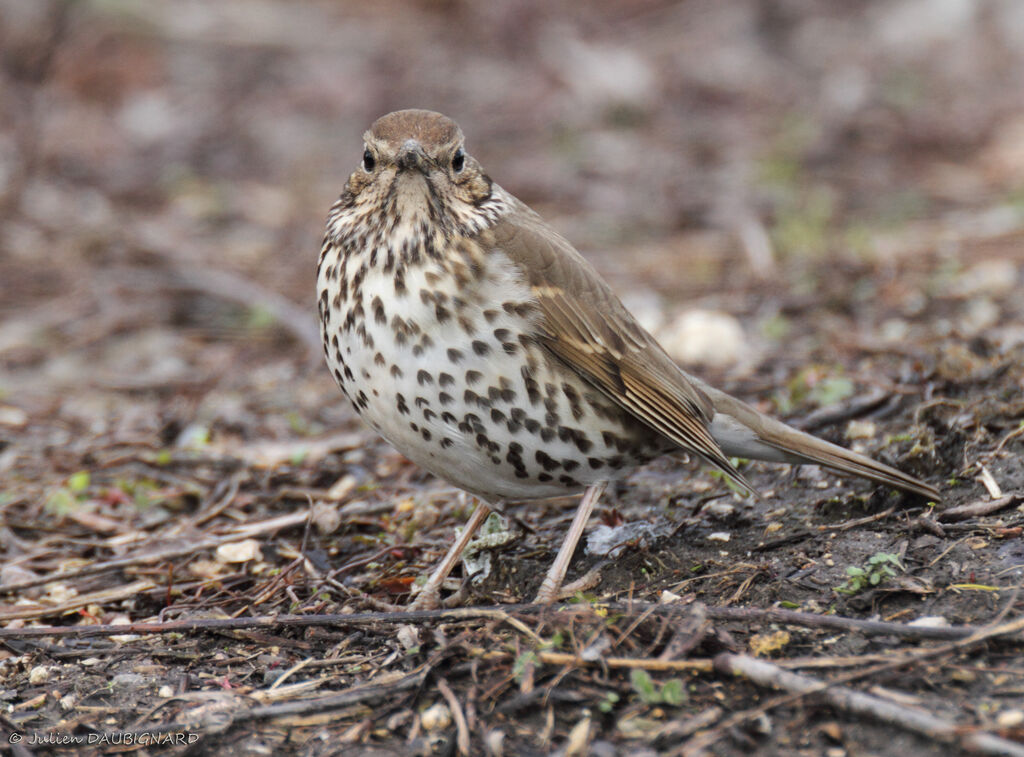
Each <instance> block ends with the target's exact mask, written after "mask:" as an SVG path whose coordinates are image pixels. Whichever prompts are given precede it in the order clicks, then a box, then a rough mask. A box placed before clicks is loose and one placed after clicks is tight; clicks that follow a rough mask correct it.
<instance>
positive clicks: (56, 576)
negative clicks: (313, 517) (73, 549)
mask: <svg viewBox="0 0 1024 757" xmlns="http://www.w3.org/2000/svg"><path fill="white" fill-rule="evenodd" d="M307 517H308V516H307V513H305V512H301V511H300V512H297V513H288V514H287V515H282V516H279V517H276V518H270V519H268V520H261V521H257V522H256V523H247V524H245V525H242V526H237V527H235V528H234V529H233V530H232V532H231V533H229V534H225V535H223V536H216V537H212V538H209V539H205V540H203V541H199V542H188V543H185V544H177V545H175V546H173V547H168V548H166V549H162V550H159V551H157V552H139V553H138V554H134V555H129V556H128V557H120V558H118V559H116V560H107V561H105V562H100V563H95V564H93V565H86V566H84V567H82V568H75V569H74V570H65V571H61V572H59V573H50V574H49V575H46V576H39V577H38V578H32V579H30V580H28V581H18V582H17V583H12V584H6V585H4V586H0V594H13V593H15V592H19V591H23V590H24V589H31V588H33V587H35V586H42V585H44V584H48V583H53V582H54V581H69V580H71V579H72V578H83V577H84V576H93V575H96V574H97V573H106V572H107V571H111V570H118V569H120V568H128V567H132V566H135V565H147V564H150V563H154V562H161V561H163V560H169V559H171V558H174V557H186V556H188V555H191V554H194V553H196V552H201V551H202V550H204V549H216V548H217V547H219V546H220V545H221V544H230V543H231V542H236V541H241V540H242V539H244V538H246V537H249V536H256V535H258V534H262V533H266V532H267V531H276V530H278V529H281V528H288V527H290V526H295V525H298V524H300V523H302V522H304V521H305V520H306V518H307ZM182 538H184V537H182Z"/></svg>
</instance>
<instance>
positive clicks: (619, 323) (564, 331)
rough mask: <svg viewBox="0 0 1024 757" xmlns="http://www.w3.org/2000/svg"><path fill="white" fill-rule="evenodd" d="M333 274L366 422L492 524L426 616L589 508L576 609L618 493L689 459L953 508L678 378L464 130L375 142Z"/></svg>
mask: <svg viewBox="0 0 1024 757" xmlns="http://www.w3.org/2000/svg"><path fill="white" fill-rule="evenodd" d="M363 139H364V145H363V153H362V157H361V160H360V161H359V163H358V166H357V167H356V168H355V170H354V171H353V172H352V174H351V175H350V176H349V178H348V181H347V183H346V184H345V187H344V190H343V192H342V193H341V195H340V197H339V198H338V200H337V201H336V202H335V203H334V204H333V206H332V207H331V208H330V211H329V213H328V216H327V222H326V230H325V233H324V239H323V245H322V247H321V250H320V255H319V259H318V264H317V295H318V307H317V310H318V316H319V324H320V333H321V336H322V339H323V346H324V354H325V357H326V361H327V365H328V367H329V368H330V370H331V372H332V374H333V375H334V378H335V380H336V382H337V383H338V385H339V386H340V388H341V390H342V391H343V392H344V393H345V395H347V397H348V398H349V400H350V401H351V403H352V406H353V408H354V409H355V411H356V413H357V414H358V415H359V416H360V417H361V418H362V419H363V420H364V421H365V422H366V423H367V424H368V425H369V426H370V427H371V428H372V429H373V430H375V431H376V432H377V433H378V434H380V435H381V436H382V437H383V438H384V439H386V440H387V441H388V442H390V443H391V445H393V446H394V447H395V448H396V449H397V450H398V451H399V452H401V453H402V454H403V455H404V456H405V457H407V458H408V459H409V460H411V461H412V462H414V463H416V464H417V465H419V466H420V467H422V468H423V469H425V470H427V471H429V472H430V473H432V474H434V475H435V476H438V477H440V478H442V479H444V480H446V481H448V482H450V483H451V484H453V485H455V486H457V487H459V488H461V489H463V490H465V491H466V492H468V493H469V494H471V495H473V496H474V497H475V498H476V499H477V500H478V502H477V507H476V509H475V510H474V512H473V513H472V515H471V516H470V519H469V521H468V522H467V524H466V526H465V527H464V528H463V530H462V532H461V534H460V535H459V536H458V538H457V539H456V540H455V541H454V542H453V544H452V545H451V547H450V549H449V550H448V553H447V554H446V555H445V556H444V558H443V559H442V561H441V562H440V564H439V565H438V566H437V568H436V569H435V570H434V571H433V573H432V574H431V575H430V577H429V579H428V580H427V582H426V584H425V585H424V586H423V588H422V589H421V591H420V592H419V594H418V596H417V598H416V600H415V601H414V602H413V606H414V607H416V608H430V607H436V606H437V605H438V603H439V601H440V589H441V585H442V582H443V581H444V579H445V578H446V577H447V575H448V574H449V573H450V572H451V570H452V569H453V568H454V567H455V566H456V565H457V564H458V560H459V558H460V555H461V553H462V551H463V549H464V548H465V547H466V545H467V544H468V543H469V541H470V539H471V537H472V535H473V533H474V532H475V531H476V530H477V529H478V528H479V526H480V525H481V524H482V523H483V521H484V519H485V518H486V516H487V515H488V514H489V512H490V511H491V510H502V509H503V508H505V507H507V506H510V505H513V504H515V505H520V504H526V503H530V502H535V501H538V500H543V499H548V498H552V497H555V496H565V495H567V494H574V493H579V492H582V494H583V496H582V497H581V499H580V503H579V506H578V508H577V511H576V514H575V517H574V519H573V522H572V524H571V526H570V527H569V530H568V532H567V534H566V537H565V539H564V541H563V543H562V545H561V548H560V549H559V552H558V554H557V556H556V558H555V560H554V562H553V564H552V566H551V568H550V569H549V571H548V573H547V575H546V576H545V578H544V580H543V582H542V583H541V586H540V589H539V591H538V593H537V596H536V598H535V600H534V601H535V602H539V603H551V602H553V601H555V600H556V598H558V596H559V589H560V587H561V585H562V583H563V580H564V578H565V574H566V571H567V569H568V566H569V563H570V558H571V557H572V554H573V551H574V549H575V548H576V545H577V543H578V541H579V539H580V537H581V536H582V534H583V531H584V528H585V526H586V523H587V520H588V518H589V517H590V514H591V512H592V510H593V508H594V506H595V505H596V503H597V502H598V501H599V498H600V496H601V493H602V492H603V490H604V489H605V487H606V486H607V485H608V484H609V483H610V482H612V481H615V480H616V479H618V478H620V477H622V476H623V475H625V474H627V473H628V472H630V471H631V470H633V469H635V468H637V467H638V466H642V465H644V464H646V463H648V462H649V461H651V460H653V459H654V458H656V457H659V456H661V455H664V454H668V453H679V452H685V453H688V454H690V455H695V456H696V457H698V458H700V459H701V460H703V461H705V462H706V463H708V464H710V465H712V466H715V467H716V468H718V469H720V470H721V471H724V472H725V473H726V474H728V475H729V476H730V477H732V478H733V479H734V480H735V481H736V482H738V483H739V485H740V486H742V487H744V488H745V489H747V490H748V491H749V492H750V493H751V494H756V492H755V490H754V488H753V487H752V486H751V485H750V483H749V482H747V481H746V479H745V478H744V477H743V475H742V474H741V473H740V471H739V470H737V468H736V466H735V465H734V464H733V462H732V458H736V457H739V458H749V459H756V460H764V461H769V462H777V463H789V464H818V465H823V466H825V467H827V468H831V469H833V470H835V471H838V472H840V473H844V474H851V475H854V476H859V477H861V478H865V479H869V480H871V481H874V482H876V483H880V484H884V485H887V486H890V487H893V488H895V489H899V490H902V491H904V492H908V493H910V494H913V495H917V496H921V497H924V498H926V499H928V500H931V501H935V502H938V501H939V500H940V494H939V492H938V490H937V489H936V488H935V487H934V486H932V485H931V484H929V483H926V482H924V481H921V480H919V479H918V478H915V477H914V476H911V475H909V474H907V473H904V472H902V471H899V470H897V469H895V468H893V467H891V466H888V465H885V464H883V463H880V462H877V461H875V460H872V459H870V458H869V457H867V456H865V455H861V454H859V453H857V452H853V451H851V450H848V449H845V448H843V447H840V446H838V445H835V444H832V443H830V442H827V441H824V440H822V439H818V438H816V437H814V436H812V435H810V434H807V433H804V432H802V431H798V430H796V429H794V428H791V427H790V426H788V425H786V424H784V423H782V422H781V421H778V420H776V419H774V418H771V417H769V416H767V415H765V414H763V413H761V412H759V411H758V410H756V409H754V408H753V407H751V406H750V405H749V404H747V403H745V402H743V401H742V400H739V399H737V398H735V397H732V396H730V395H729V394H726V393H725V392H723V391H720V390H718V389H716V388H714V387H712V386H710V385H708V384H707V383H705V382H704V381H702V380H701V379H699V378H697V377H696V376H693V375H691V374H689V373H687V372H685V371H684V370H683V369H682V368H681V367H679V366H678V365H677V364H676V363H675V362H674V361H673V360H672V359H671V358H670V357H669V355H668V354H667V353H666V352H665V350H664V349H663V348H662V347H661V346H660V345H659V344H658V342H657V341H656V340H655V338H654V337H653V336H652V335H651V334H650V333H648V332H647V331H646V330H645V329H644V328H643V327H642V326H641V325H640V324H639V323H638V321H637V319H636V318H635V317H634V316H633V315H632V314H631V313H630V312H629V310H627V308H626V307H625V306H624V305H623V304H622V302H621V301H620V300H619V298H618V297H617V296H616V295H615V293H614V292H613V291H612V288H611V287H610V286H609V285H608V283H606V282H605V280H604V279H603V278H602V277H601V275H600V274H599V273H598V272H597V271H596V270H595V269H594V267H593V266H592V265H591V264H590V263H589V262H587V260H586V259H585V258H584V257H583V256H582V255H581V254H580V253H579V252H578V251H577V250H576V249H575V248H574V247H573V245H572V244H571V243H570V242H569V241H568V240H567V239H565V238H564V237H563V236H562V235H560V234H559V233H558V232H557V231H555V230H554V229H553V228H552V227H551V226H549V225H548V224H547V223H546V222H545V221H544V220H543V219H542V218H541V217H540V216H539V215H538V214H537V213H536V212H534V211H533V210H531V209H530V208H529V207H528V206H527V205H526V204H525V203H523V202H521V201H520V200H518V199H517V198H516V197H514V196H513V195H512V194H510V193H509V192H507V191H506V190H504V189H502V187H501V186H499V185H498V184H497V183H496V182H494V181H493V180H492V179H491V178H490V177H489V176H488V174H487V173H486V172H485V171H484V169H483V167H482V166H481V165H480V163H479V162H478V161H477V160H476V159H475V158H474V157H473V156H471V155H470V154H469V153H468V152H467V151H466V148H465V139H464V136H463V133H462V130H461V129H460V128H459V126H458V125H457V124H456V123H455V121H453V120H452V119H450V118H448V117H446V116H444V115H442V114H440V113H437V112H434V111H429V110H419V109H410V110H399V111H395V112H393V113H389V114H387V115H384V116H382V117H380V118H378V119H377V120H376V121H375V122H374V123H373V124H372V125H371V126H370V128H369V130H368V131H366V133H365V134H364V135H363Z"/></svg>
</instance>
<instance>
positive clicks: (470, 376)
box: [466, 369, 484, 384]
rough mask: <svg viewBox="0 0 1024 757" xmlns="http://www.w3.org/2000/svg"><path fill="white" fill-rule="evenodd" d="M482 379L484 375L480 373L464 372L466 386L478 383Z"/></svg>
mask: <svg viewBox="0 0 1024 757" xmlns="http://www.w3.org/2000/svg"><path fill="white" fill-rule="evenodd" d="M483 377H484V374H482V373H480V371H474V370H472V369H471V370H468V371H466V383H467V384H475V383H476V382H477V381H479V380H480V379H482V378H483Z"/></svg>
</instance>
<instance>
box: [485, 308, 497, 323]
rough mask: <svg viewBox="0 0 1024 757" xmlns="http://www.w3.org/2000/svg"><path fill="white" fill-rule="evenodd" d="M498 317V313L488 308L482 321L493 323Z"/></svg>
mask: <svg viewBox="0 0 1024 757" xmlns="http://www.w3.org/2000/svg"><path fill="white" fill-rule="evenodd" d="M499 315H500V313H499V312H498V311H497V310H492V309H491V308H488V309H487V310H485V311H484V320H486V321H487V322H488V323H494V320H495V319H496V318H497V317H498V316H499Z"/></svg>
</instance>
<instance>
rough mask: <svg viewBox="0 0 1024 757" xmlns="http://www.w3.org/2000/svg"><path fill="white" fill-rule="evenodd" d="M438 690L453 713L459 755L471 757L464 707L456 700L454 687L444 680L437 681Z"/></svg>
mask: <svg viewBox="0 0 1024 757" xmlns="http://www.w3.org/2000/svg"><path fill="white" fill-rule="evenodd" d="M437 690H438V691H440V692H441V696H443V697H444V699H445V701H446V702H448V709H449V710H451V712H452V719H453V720H454V721H455V733H456V734H457V735H456V737H455V743H456V744H457V745H458V747H459V754H461V755H463V757H469V727H468V726H467V725H466V716H465V714H464V713H463V712H462V705H461V704H459V700H458V699H456V698H455V692H454V691H452V687H451V686H449V685H448V682H447V681H445V680H444V679H443V678H438V679H437Z"/></svg>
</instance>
